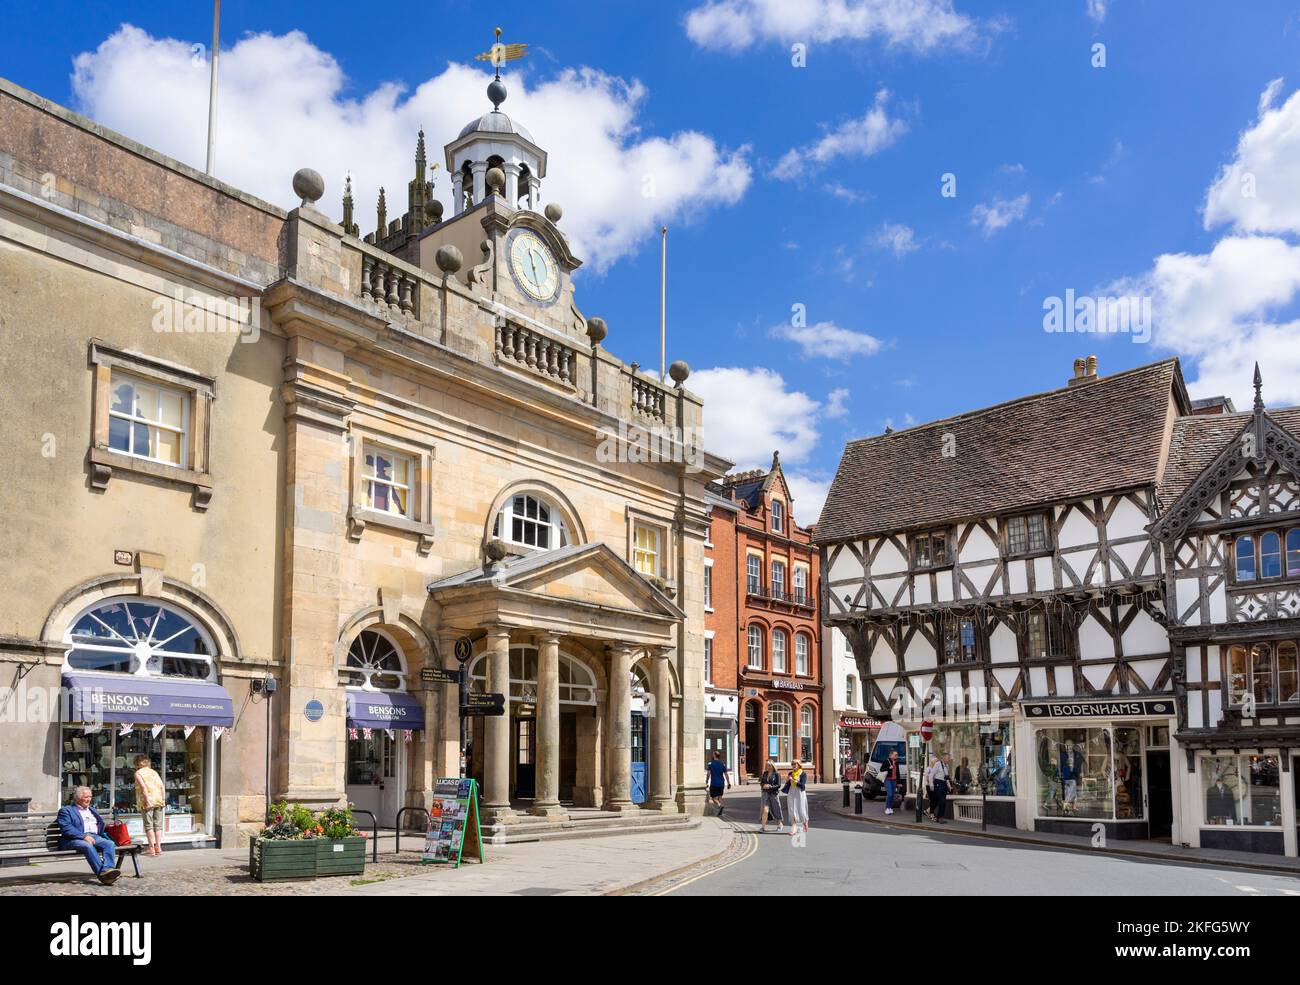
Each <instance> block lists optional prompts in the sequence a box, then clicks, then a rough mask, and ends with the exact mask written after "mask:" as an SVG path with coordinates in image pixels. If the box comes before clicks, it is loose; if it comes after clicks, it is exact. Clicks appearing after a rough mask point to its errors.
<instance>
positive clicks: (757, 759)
mask: <svg viewBox="0 0 1300 985" xmlns="http://www.w3.org/2000/svg"><path fill="white" fill-rule="evenodd" d="M744 734H745V755H744V757H743V758H744V769H745V774H746V775H747V776H758V775H759V774H761V773H762V772H763V763H764V761H765V759H766V757H765V756H764V754H763V721H762V709H761V708H760V707H759V704H758V702H757V701H748V702H746V703H745V733H744Z"/></svg>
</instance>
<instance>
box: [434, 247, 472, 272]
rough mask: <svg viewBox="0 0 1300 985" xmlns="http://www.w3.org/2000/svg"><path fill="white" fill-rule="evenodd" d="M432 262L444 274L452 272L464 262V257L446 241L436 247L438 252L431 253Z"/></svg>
mask: <svg viewBox="0 0 1300 985" xmlns="http://www.w3.org/2000/svg"><path fill="white" fill-rule="evenodd" d="M433 262H434V263H436V264H437V265H438V269H439V270H441V271H442V272H443V273H444V274H454V273H455V272H456V271H458V270H459V269H460V268H461V266H462V265H463V264H464V263H465V258H464V257H463V256H462V255H461V252H460V250H458V249H457V248H456V247H454V246H452V245H451V244H450V243H447V244H446V245H444V246H440V247H438V252H437V253H435V254H434V255H433Z"/></svg>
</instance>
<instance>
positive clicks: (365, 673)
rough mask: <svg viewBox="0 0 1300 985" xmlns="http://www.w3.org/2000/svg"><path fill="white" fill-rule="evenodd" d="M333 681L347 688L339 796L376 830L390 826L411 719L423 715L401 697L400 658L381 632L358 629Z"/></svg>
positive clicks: (401, 789) (400, 792) (400, 798)
mask: <svg viewBox="0 0 1300 985" xmlns="http://www.w3.org/2000/svg"><path fill="white" fill-rule="evenodd" d="M339 678H340V679H341V680H342V682H343V684H344V685H345V686H346V687H347V700H348V714H347V726H346V727H347V759H346V765H345V773H344V781H343V782H344V792H345V794H346V796H347V799H348V803H350V804H352V805H353V806H354V807H357V808H360V809H361V810H366V811H370V812H371V813H372V814H374V815H375V818H376V819H377V820H378V821H379V823H380V824H381V825H389V824H392V823H393V819H394V818H396V817H397V812H398V811H399V810H400V809H401V808H402V806H403V803H404V797H405V793H406V790H405V787H406V760H407V752H408V750H407V748H406V747H407V743H408V742H409V741H410V738H411V729H410V728H403V725H404V724H409V725H415V724H416V723H415V722H407V721H406V719H407V718H408V716H411V715H418V717H419V719H420V720H419V722H418V725H419V727H420V728H423V725H424V723H423V711H422V709H420V707H419V702H418V701H417V700H416V698H415V697H414V696H413V695H410V694H407V693H406V658H405V656H404V654H403V652H402V648H401V647H400V646H399V645H398V644H397V642H396V640H394V639H393V637H391V636H390V635H388V633H386V632H384V631H383V630H382V629H378V628H371V629H363V630H362V631H361V632H359V633H357V635H356V636H355V637H354V638H353V640H352V642H351V643H350V644H349V645H348V653H347V658H346V661H345V663H344V666H343V667H341V668H340V669H339Z"/></svg>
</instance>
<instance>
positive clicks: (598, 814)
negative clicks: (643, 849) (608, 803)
mask: <svg viewBox="0 0 1300 985" xmlns="http://www.w3.org/2000/svg"><path fill="white" fill-rule="evenodd" d="M700 824H701V821H700V819H699V818H698V817H692V816H691V815H689V814H660V813H658V812H657V811H643V812H641V813H639V814H630V815H629V814H616V813H612V812H606V811H583V812H582V813H581V814H579V815H575V816H571V817H569V818H568V819H567V820H564V821H548V820H546V819H545V818H531V817H530V818H525V819H523V820H520V821H518V822H516V823H514V824H501V825H484V826H483V839H484V840H485V841H487V842H488V843H489V844H493V845H517V844H522V843H523V842H531V841H563V840H566V839H570V838H606V837H611V836H614V835H629V834H640V833H642V832H647V831H689V830H691V829H693V828H698V827H699V826H700Z"/></svg>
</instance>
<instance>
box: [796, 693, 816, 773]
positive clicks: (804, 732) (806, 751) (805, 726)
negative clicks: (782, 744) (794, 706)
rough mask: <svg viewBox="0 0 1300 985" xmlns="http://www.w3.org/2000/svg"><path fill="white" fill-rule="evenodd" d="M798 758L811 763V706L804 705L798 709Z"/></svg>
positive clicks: (812, 756) (812, 757)
mask: <svg viewBox="0 0 1300 985" xmlns="http://www.w3.org/2000/svg"><path fill="white" fill-rule="evenodd" d="M799 758H800V759H802V760H803V761H804V762H805V763H811V762H812V761H813V759H814V758H816V757H815V756H814V755H813V708H812V705H804V706H803V707H802V708H800V709H799Z"/></svg>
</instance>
